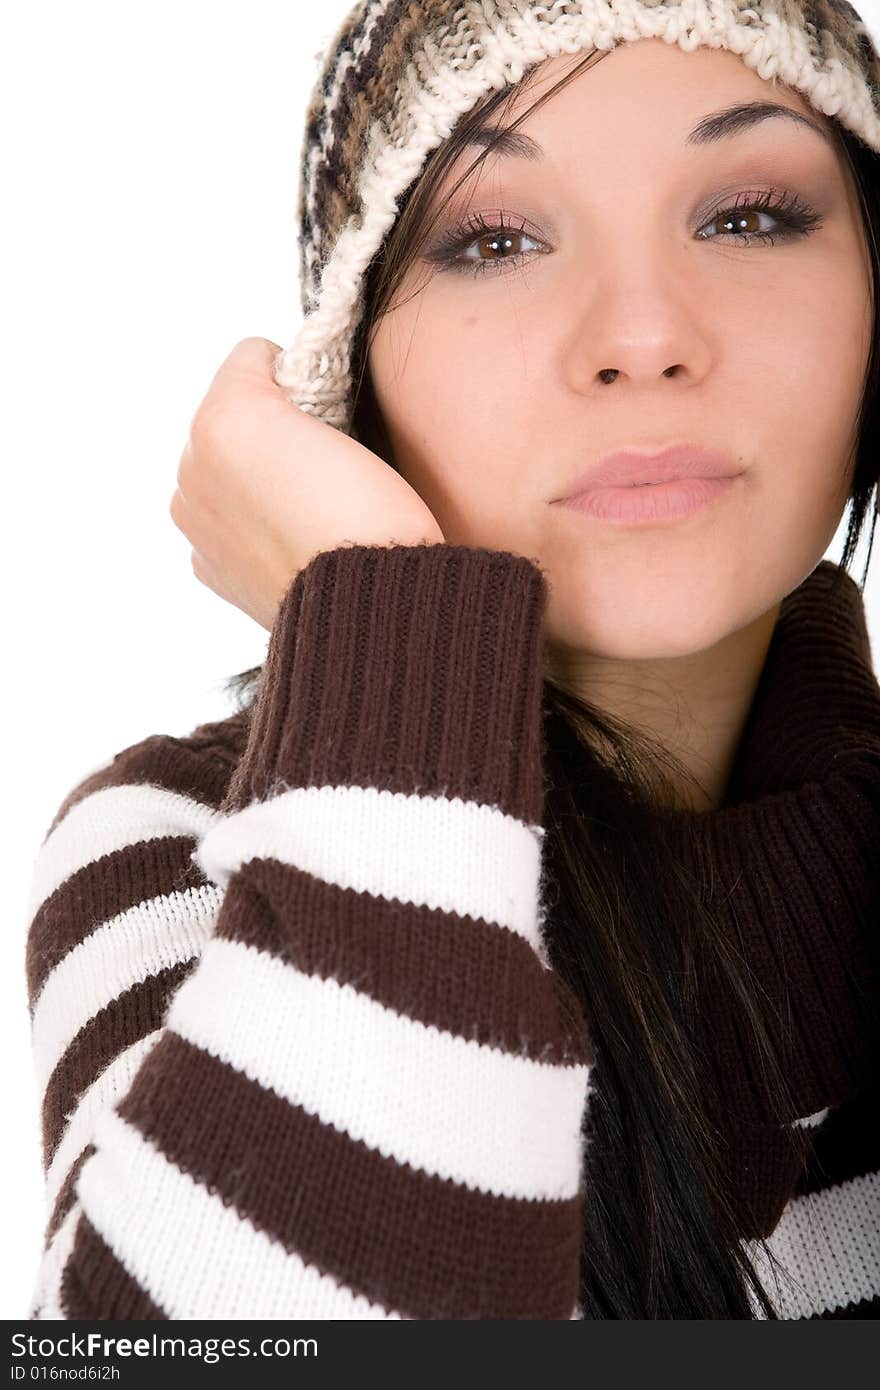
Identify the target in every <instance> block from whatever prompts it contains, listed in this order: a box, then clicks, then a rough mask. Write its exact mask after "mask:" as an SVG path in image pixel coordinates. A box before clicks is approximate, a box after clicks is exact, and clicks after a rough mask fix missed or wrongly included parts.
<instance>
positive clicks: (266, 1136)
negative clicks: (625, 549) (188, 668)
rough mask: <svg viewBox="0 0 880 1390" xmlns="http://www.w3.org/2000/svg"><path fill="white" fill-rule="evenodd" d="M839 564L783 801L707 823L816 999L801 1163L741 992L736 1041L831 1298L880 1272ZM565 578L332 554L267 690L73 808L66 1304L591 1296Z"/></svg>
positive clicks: (771, 1164)
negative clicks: (551, 903)
mask: <svg viewBox="0 0 880 1390" xmlns="http://www.w3.org/2000/svg"><path fill="white" fill-rule="evenodd" d="M831 569H832V567H831V566H830V565H828V564H827V563H826V562H823V563H822V564H821V565H820V566H819V567H818V569H817V570H816V571H815V572H814V574H813V575H812V576H810V578H809V579H808V580H807V581H806V582H805V584H803V585H802V586H801V587H800V588H799V589H798V590H797V591H795V593H794V594H793V595H790V596H789V598H788V599H787V600H785V602H784V604H783V611H782V614H781V616H780V620H779V623H778V624H777V631H776V634H775V636H774V641H773V644H772V646H771V651H770V653H769V654H768V661H767V666H766V670H765V674H764V677H763V678H762V685H761V688H760V689H759V694H758V697H757V698H756V702H755V710H754V718H753V720H752V723H751V726H750V728H749V730H747V738H746V739H744V745H743V747H744V756H743V758H742V759H741V762H740V765H739V771H738V777H739V779H740V780H739V782H737V781H736V778H735V779H734V786H735V790H736V791H737V794H738V795H739V796H743V795H745V796H748V795H749V794H750V792H751V791H752V790H753V789H755V788H756V787H757V786H758V784H759V782H760V779H761V778H762V777H764V778H765V785H764V787H763V789H762V791H761V794H760V796H759V799H758V800H757V801H755V802H754V803H752V802H750V801H746V802H745V803H744V804H741V805H738V806H737V805H731V806H729V807H725V808H722V809H721V810H719V811H716V812H712V813H709V814H708V815H703V816H696V815H682V817H681V819H680V821H679V823H678V826H677V829H676V833H678V834H680V836H681V841H680V844H681V851H682V853H683V854H688V853H691V854H694V855H696V856H697V858H696V860H695V861H694V862H695V864H696V865H697V866H698V867H702V868H705V856H706V855H710V856H711V857H712V867H713V873H714V874H715V875H716V876H717V879H718V882H719V884H720V885H721V886H722V887H724V886H725V883H726V888H725V894H724V896H725V899H726V900H729V901H730V904H731V908H730V910H731V913H734V912H735V913H736V921H737V927H738V930H743V929H745V930H746V932H747V933H753V934H754V945H755V952H754V966H755V969H756V971H760V972H761V976H762V982H763V983H764V984H765V986H766V988H767V990H768V992H769V995H770V996H771V997H772V998H773V999H783V1001H784V1003H785V1006H786V1018H787V1032H786V1037H787V1038H789V1039H791V1040H793V1042H792V1046H791V1051H790V1056H791V1066H792V1068H793V1075H794V1078H795V1082H796V1084H795V1087H794V1091H795V1094H796V1096H797V1099H798V1102H799V1111H798V1114H796V1115H793V1116H792V1117H791V1121H790V1123H791V1124H792V1125H795V1124H798V1125H800V1126H806V1127H808V1128H809V1130H810V1132H811V1134H812V1135H814V1136H815V1142H814V1148H813V1154H812V1156H811V1159H810V1162H809V1164H808V1165H807V1167H803V1165H801V1167H800V1168H799V1169H798V1171H794V1172H793V1171H792V1170H791V1165H790V1162H789V1160H788V1158H787V1157H786V1155H787V1153H788V1151H787V1149H786V1148H785V1146H784V1145H783V1146H781V1147H780V1146H779V1145H778V1144H777V1143H776V1137H777V1136H776V1134H775V1132H774V1131H773V1129H772V1127H771V1126H769V1125H768V1124H767V1123H766V1121H765V1120H764V1118H763V1117H762V1115H761V1112H760V1105H759V1103H758V1102H757V1101H756V1099H755V1097H756V1093H757V1091H758V1089H759V1087H758V1086H757V1083H756V1080H755V1078H754V1076H753V1075H752V1073H751V1072H750V1069H749V1059H748V1057H747V1056H746V1055H745V1054H744V1052H743V1049H742V1039H741V1036H740V1030H739V1028H738V1023H737V1019H736V1017H735V1011H733V1009H732V1008H728V1006H727V1005H726V1003H725V1001H724V1000H723V999H721V998H720V997H719V1000H718V1009H719V1018H718V1028H717V1030H715V1031H716V1036H717V1048H718V1054H717V1060H718V1064H719V1074H720V1075H721V1076H722V1077H723V1080H724V1083H725V1084H726V1086H727V1088H728V1091H727V1094H729V1101H730V1106H731V1114H732V1115H733V1116H735V1120H736V1123H735V1126H734V1128H735V1130H736V1133H737V1134H739V1135H740V1136H741V1149H740V1150H739V1151H738V1152H739V1168H738V1171H739V1172H740V1175H741V1181H742V1187H743V1195H744V1199H745V1200H744V1209H748V1210H749V1211H750V1212H751V1213H752V1214H753V1218H754V1219H753V1223H752V1227H749V1228H744V1231H743V1238H744V1239H748V1238H750V1237H752V1236H754V1235H756V1234H761V1233H764V1231H767V1232H769V1231H771V1230H772V1231H773V1236H772V1239H771V1245H773V1247H774V1249H775V1250H776V1251H777V1253H778V1254H779V1256H780V1258H781V1259H782V1261H783V1263H784V1264H786V1265H787V1267H788V1268H789V1269H790V1270H791V1272H792V1274H793V1275H794V1276H795V1278H796V1280H797V1284H796V1286H793V1287H789V1288H783V1289H782V1290H781V1291H779V1292H778V1294H777V1295H776V1297H777V1301H778V1306H779V1311H780V1315H781V1316H783V1317H793V1318H798V1317H864V1316H876V1311H877V1307H878V1293H880V1177H878V1171H877V1170H878V1167H880V1152H878V1144H877V1140H876V1123H875V1122H876V1105H875V1102H876V1098H877V1089H876V1058H877V1052H878V1049H877V1046H876V1036H875V1034H874V1031H873V1029H872V1026H871V1023H870V1018H871V1017H876V973H875V971H876V963H875V957H873V955H872V953H874V952H875V949H876V938H877V935H878V933H877V925H878V904H880V881H878V878H880V876H878V872H877V855H876V841H874V840H872V838H871V834H872V827H873V825H874V824H875V823H876V818H877V815H878V811H877V802H878V799H880V797H878V788H880V763H878V761H877V749H878V748H880V689H878V685H877V681H876V677H875V676H874V673H873V670H872V666H871V658H870V650H869V647H868V640H867V634H866V630H865V622H864V612H863V610H862V606H861V596H860V594H859V591H858V589H857V586H856V585H855V583H854V582H853V581H851V580H850V581H848V587H847V590H846V593H845V596H844V599H843V602H842V603H841V604H840V605H838V607H837V608H835V609H833V610H832V609H831V608H830V607H829V604H828V602H827V598H826V595H825V586H826V582H827V579H828V578H829V576H830V572H831ZM545 600H546V590H545V582H544V579H543V576H542V574H541V572H540V571H539V569H538V568H537V567H536V566H535V565H533V564H532V563H531V561H529V560H528V559H525V558H523V557H521V556H515V555H511V554H509V553H507V552H501V551H489V550H479V549H471V548H467V547H459V546H445V545H441V546H415V547H407V546H394V547H391V548H388V549H385V548H381V547H362V546H351V547H343V548H340V549H338V550H333V551H326V552H322V553H321V554H320V555H318V556H316V557H315V558H314V559H313V560H312V561H311V563H310V564H309V565H308V566H307V567H306V569H305V570H303V571H302V572H301V573H300V574H299V575H298V576H297V577H296V579H295V580H294V582H293V583H292V584H291V586H290V588H289V590H288V591H287V594H286V595H285V597H284V600H283V602H282V605H281V608H280V610H279V614H278V617H277V619H276V622H275V625H274V627H273V630H272V633H271V637H270V639H269V646H268V653H267V659H266V663H265V665H264V670H263V677H262V681H261V689H260V693H259V696H258V699H257V701H256V704H255V706H254V709H253V712H252V714H251V713H248V712H244V713H240V714H236V715H233V716H232V717H231V718H229V719H227V720H224V721H221V722H218V723H216V724H205V725H201V726H200V727H199V728H198V729H196V730H195V731H193V733H192V734H190V735H189V736H188V737H185V738H179V737H172V736H170V735H164V734H158V735H154V736H152V737H149V738H146V739H144V740H142V741H141V742H139V743H137V744H135V745H133V746H132V747H130V748H127V749H125V751H124V752H122V753H120V754H118V755H117V756H116V757H115V758H113V759H112V760H111V761H110V762H108V763H107V764H105V765H104V766H102V767H100V768H99V769H98V770H97V771H94V772H93V773H91V775H89V776H87V777H85V778H84V780H82V781H81V782H80V783H79V784H78V785H77V786H76V787H75V789H74V790H73V791H72V792H71V793H70V794H69V795H68V797H67V798H66V799H65V801H64V802H63V804H62V805H61V807H60V808H59V810H58V812H57V814H56V815H55V818H54V820H53V822H52V824H51V826H50V828H49V831H48V833H47V835H46V838H45V839H44V841H43V844H42V846H41V848H40V850H39V854H38V856H37V859H36V863H35V866H34V872H33V887H32V898H31V903H30V910H29V919H28V937H27V949H26V968H27V984H28V993H29V1000H30V1011H31V1018H32V1031H33V1048H34V1060H35V1065H36V1073H37V1080H38V1086H39V1092H40V1097H41V1106H42V1111H41V1113H42V1130H43V1134H42V1142H43V1162H44V1170H45V1175H46V1189H47V1225H46V1232H45V1246H44V1251H43V1254H42V1258H41V1264H40V1269H39V1276H38V1281H37V1287H36V1288H35V1290H34V1292H33V1295H32V1299H31V1303H30V1306H29V1312H30V1317H31V1318H38V1319H39V1318H46V1319H48V1318H63V1319H135V1318H148V1319H194V1318H250V1319H270V1318H285V1319H299V1318H302V1319H308V1318H321V1319H323V1318H328V1319H329V1318H334V1319H354V1318H387V1317H391V1318H420V1319H425V1318H451V1319H469V1318H495V1319H498V1318H516V1319H519V1318H531V1319H546V1318H553V1319H557V1318H558V1319H562V1318H565V1319H568V1318H571V1317H576V1316H578V1315H579V1312H580V1309H579V1304H578V1297H579V1260H580V1246H581V1227H582V1221H583V1212H584V1202H585V1200H587V1199H588V1195H589V1182H590V1175H589V1161H588V1159H587V1158H586V1157H585V1153H584V1139H583V1121H584V1118H585V1116H587V1115H588V1113H589V1105H590V1097H591V1094H592V1092H593V1089H594V1088H595V1086H596V1085H597V1084H600V1082H599V1078H598V1068H597V1066H596V1059H595V1055H594V1051H593V1044H592V1039H591V1035H590V1031H589V1027H588V1025H587V1023H586V1022H585V1019H584V1014H583V1011H582V1009H581V1007H580V1004H579V1002H578V1000H577V999H575V998H574V996H573V995H572V994H571V993H570V991H569V989H568V986H567V985H565V984H563V982H562V981H561V979H560V977H559V975H558V974H557V972H555V971H554V970H553V969H551V968H550V965H549V960H548V955H547V950H546V944H545V933H546V932H547V931H549V930H551V929H552V923H551V922H549V921H548V919H547V915H546V912H545V908H544V901H543V892H542V840H543V838H544V830H543V828H542V825H541V818H542V797H543V767H542V741H541V740H542V726H541V692H542V679H543V678H542V659H541V641H542V618H543V612H544V605H545ZM817 642H818V644H819V649H820V660H819V662H818V664H816V662H815V660H814V658H815V655H816V645H817ZM826 685H827V690H826V688H825V687H826ZM783 697H784V698H783ZM783 710H784V712H785V717H782V712H783ZM780 725H782V726H783V727H782V728H780V727H779V726H780ZM807 726H808V728H807ZM865 730H868V735H867V736H866V737H862V735H863V734H864V731H865ZM792 731H794V732H792ZM865 749H867V754H866V753H865ZM787 778H788V779H789V780H790V782H791V785H790V786H787V785H786V779H787ZM872 818H873V819H872ZM743 855H745V856H746V857H745V860H743ZM726 874H729V875H730V877H729V880H728V879H726V878H725V875H726ZM783 985H784V987H785V988H784V990H782V992H780V990H781V989H782V986H783ZM861 995H864V998H865V999H867V1000H868V1002H869V1005H870V1009H869V1014H868V1022H867V1023H866V1021H865V1019H866V1014H865V1009H864V1008H863V1004H862V1002H861ZM871 1010H873V1012H870V1011H871ZM801 1107H802V1108H801ZM759 1228H762V1229H759Z"/></svg>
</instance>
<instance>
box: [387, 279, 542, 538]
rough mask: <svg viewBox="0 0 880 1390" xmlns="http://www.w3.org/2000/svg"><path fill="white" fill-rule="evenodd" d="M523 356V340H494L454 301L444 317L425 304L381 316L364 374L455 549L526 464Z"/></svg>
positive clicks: (402, 463) (529, 406) (530, 414)
mask: <svg viewBox="0 0 880 1390" xmlns="http://www.w3.org/2000/svg"><path fill="white" fill-rule="evenodd" d="M524 351H525V343H524V341H523V338H522V336H521V335H520V336H519V337H517V336H516V335H515V334H510V333H508V334H499V333H498V332H497V327H493V324H492V323H490V321H489V316H488V314H482V315H481V314H480V313H479V312H477V311H473V310H469V311H466V312H462V310H461V304H460V301H458V308H457V310H456V312H455V313H454V314H453V313H451V312H446V313H442V312H440V311H439V309H438V308H434V309H433V310H432V306H431V304H430V299H429V298H427V299H426V300H425V301H423V302H422V305H421V310H419V301H418V298H416V299H415V300H414V301H412V303H411V304H407V305H405V306H404V307H403V309H401V310H397V311H395V313H394V314H393V315H389V316H388V317H387V318H386V319H385V320H384V321H383V323H382V324H381V325H380V328H379V330H378V332H377V334H376V337H375V339H374V342H373V347H372V349H371V353H370V373H371V378H372V381H373V387H374V391H375V394H376V398H377V403H378V405H379V408H380V409H381V411H382V414H383V418H384V420H385V423H386V428H387V430H388V434H389V437H390V440H391V444H392V448H393V450H394V456H395V459H396V461H397V464H398V466H399V467H400V469H401V472H402V473H403V474H404V476H405V477H406V478H407V480H408V481H409V482H410V483H411V484H412V485H413V486H414V487H415V488H416V489H417V490H418V492H419V493H420V495H421V496H422V497H423V498H424V500H425V501H426V503H427V504H428V506H429V507H431V509H432V510H433V512H434V514H435V516H436V517H437V520H438V522H439V523H440V525H441V527H442V528H443V530H444V534H446V535H447V536H450V537H451V536H452V535H453V534H454V535H455V536H456V538H460V539H461V540H462V543H466V540H465V536H467V537H468V538H474V539H475V538H476V537H478V536H481V535H482V534H483V532H484V531H485V528H486V524H487V522H491V521H492V520H493V519H494V520H495V521H496V522H497V520H498V519H499V514H500V512H501V508H500V505H499V498H500V497H506V498H507V499H508V500H512V498H513V497H514V496H515V495H516V492H517V489H516V481H515V479H516V475H517V473H518V471H519V470H520V469H525V468H526V466H527V465H528V463H529V459H530V458H531V460H532V467H534V428H533V425H532V424H531V423H530V422H532V421H533V420H534V410H535V401H534V399H533V398H532V396H531V394H530V391H529V389H528V388H529V384H530V383H529V374H528V370H527V367H528V364H527V363H524V361H523V353H524ZM537 390H538V388H537V385H535V386H534V391H535V392H537ZM530 440H531V441H532V442H531V444H530V443H529V441H530ZM532 487H534V479H532Z"/></svg>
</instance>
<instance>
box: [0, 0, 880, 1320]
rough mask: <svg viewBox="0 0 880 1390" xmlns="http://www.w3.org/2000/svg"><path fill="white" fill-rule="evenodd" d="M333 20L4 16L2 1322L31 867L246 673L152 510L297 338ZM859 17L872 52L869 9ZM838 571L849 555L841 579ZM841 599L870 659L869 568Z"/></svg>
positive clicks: (35, 1183) (46, 7)
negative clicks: (93, 800) (61, 816)
mask: <svg viewBox="0 0 880 1390" xmlns="http://www.w3.org/2000/svg"><path fill="white" fill-rule="evenodd" d="M348 8H349V0H320V3H319V4H315V5H306V4H304V3H301V2H299V0H286V2H284V3H283V2H282V0H248V3H247V4H245V3H244V0H239V2H238V3H235V4H231V3H228V0H224V2H223V3H221V2H220V0H210V3H208V0H185V3H181V0H175V2H174V3H172V2H171V0H152V3H151V4H150V5H148V6H135V5H130V4H122V5H121V4H119V3H118V0H116V3H109V0H85V3H79V4H76V5H71V4H69V3H61V2H60V0H42V3H40V4H38V5H37V4H29V3H27V0H18V3H17V4H14V3H8V4H7V6H6V8H5V10H4V17H3V24H2V37H0V121H2V130H3V132H4V149H3V163H4V165H5V174H4V178H3V183H2V198H3V203H4V207H5V209H6V211H5V214H4V217H3V221H2V224H0V226H2V236H3V241H4V244H3V246H2V252H0V274H2V280H3V296H2V303H3V332H2V334H0V354H2V358H0V373H2V377H0V379H2V386H3V397H4V403H3V409H2V412H0V432H2V438H0V450H2V460H3V507H2V515H3V518H4V522H5V525H4V535H3V546H2V564H3V575H2V580H3V592H4V594H5V596H6V599H5V605H4V627H5V630H6V648H7V654H8V656H7V665H6V669H5V672H4V675H3V691H4V697H5V703H6V710H7V713H6V717H5V721H4V723H5V727H6V730H7V732H8V733H9V735H10V740H11V741H10V744H9V745H8V751H7V769H8V772H9V777H8V778H7V791H8V793H9V795H8V798H7V803H6V804H7V817H8V818H7V820H6V824H5V829H4V835H3V841H4V844H5V845H6V848H7V856H6V871H7V881H8V887H9V894H8V900H7V902H8V917H7V924H6V929H5V931H4V932H3V934H2V952H3V961H2V969H0V989H2V998H0V1008H2V1019H3V1031H2V1037H0V1042H2V1048H3V1056H4V1059H5V1065H4V1068H3V1073H4V1077H5V1084H6V1087H7V1089H6V1092H5V1095H4V1107H3V1108H4V1112H5V1114H6V1118H7V1122H8V1124H9V1131H8V1132H7V1137H6V1140H5V1141H4V1142H3V1193H4V1197H5V1199H6V1200H5V1204H4V1205H5V1215H4V1232H3V1235H4V1240H3V1246H4V1260H3V1267H2V1271H0V1317H6V1318H17V1317H24V1316H25V1315H26V1312H27V1308H28V1300H29V1298H30V1294H31V1289H32V1285H33V1283H34V1280H35V1278H36V1272H37V1264H38V1260H39V1251H40V1244H41V1238H42V1229H43V1223H44V1220H45V1214H44V1211H43V1192H42V1172H41V1163H40V1138H39V1135H40V1122H39V1115H38V1108H37V1099H36V1094H35V1088H34V1079H33V1070H32V1062H31V1054H30V1025H29V1018H28V1013H27V996H26V989H25V976H24V942H25V930H26V921H25V904H26V898H27V893H28V888H29V879H30V870H31V865H32V862H33V859H34V856H35V854H36V851H37V848H38V846H39V844H40V841H41V840H42V838H43V835H44V834H45V831H46V829H47V827H48V824H49V822H50V821H51V819H52V817H53V815H54V813H55V810H56V809H57V807H58V805H59V804H60V802H61V800H62V799H63V798H64V796H65V795H66V794H67V792H68V791H69V790H71V789H72V787H73V786H74V785H75V784H76V782H78V781H79V780H80V779H81V778H82V777H83V776H84V775H85V773H86V772H87V771H89V770H90V769H91V768H92V767H93V766H96V765H98V764H99V763H102V762H104V761H105V760H106V759H107V758H108V757H110V756H111V755H112V754H113V753H114V752H118V751H119V750H120V749H122V748H124V747H126V746H128V745H129V744H131V743H133V742H135V741H137V740H138V739H140V738H143V737H145V736H147V735H148V734H152V733H157V732H167V733H172V734H185V733H187V732H188V731H189V730H190V729H192V728H193V727H194V726H195V725H196V724H198V723H202V722H204V721H206V720H208V719H219V718H222V717H224V716H225V715H226V714H228V713H231V710H232V706H231V704H230V703H228V702H227V701H226V700H225V698H224V697H223V696H222V694H221V690H220V683H221V682H222V681H223V679H224V678H225V677H227V676H229V675H231V674H232V673H233V672H235V671H240V670H244V669H245V668H247V667H250V666H255V665H257V664H258V663H259V662H261V661H262V660H263V659H264V657H265V650H266V642H267V640H268V634H267V633H266V632H265V631H264V630H263V629H262V628H260V627H258V626H257V624H256V623H254V622H253V621H252V620H251V619H250V618H247V617H246V616H245V615H244V614H242V613H241V612H239V610H238V609H236V608H233V607H232V606H231V605H229V604H227V603H224V602H222V601H221V600H220V599H218V598H217V597H216V596H215V595H214V594H213V593H212V592H211V591H210V590H208V589H207V588H206V587H204V586H203V585H201V584H199V583H198V582H197V580H196V579H195V578H194V576H193V574H192V571H191V568H190V548H189V545H188V543H187V542H186V540H185V538H184V537H183V536H182V535H181V533H180V532H179V531H178V530H177V529H176V528H175V526H174V525H173V523H172V521H171V519H170V517H169V515H168V505H169V502H170V499H171V495H172V493H173V492H174V489H175V486H176V473H177V465H178V460H179V457H180V452H181V450H182V448H183V446H184V444H185V442H186V438H187V433H188V429H189V423H190V420H191V418H192V416H193V414H194V412H195V409H196V407H197V405H198V403H199V401H200V400H201V399H202V397H203V395H204V393H205V391H206V389H207V387H208V384H209V382H210V379H211V377H212V376H213V374H214V372H215V371H216V369H217V367H218V366H219V364H220V362H221V361H222V359H223V358H224V357H225V356H226V354H227V352H229V350H230V349H231V348H232V347H233V346H234V344H235V343H236V342H237V341H238V340H239V339H240V338H243V337H246V336H249V335H251V334H256V335H259V336H261V337H266V338H270V339H272V340H273V341H274V342H277V343H280V344H282V345H287V344H288V343H289V342H290V341H291V339H292V338H293V336H294V334H295V331H296V328H297V326H298V324H299V322H300V309H299V296H298V289H297V273H298V256H297V245H296V234H297V226H296V196H297V180H298V172H299V171H298V158H299V149H300V141H301V137H302V129H303V123H304V115H305V109H306V105H307V101H308V96H309V92H310V89H311V86H312V82H313V80H314V77H315V74H316V72H317V66H318V55H319V53H320V52H321V51H322V50H323V49H324V47H325V46H326V44H327V43H328V42H329V40H330V38H331V37H332V36H333V34H334V33H335V31H336V27H337V24H338V23H339V21H340V20H341V19H342V18H343V16H344V15H345V13H346V12H347V10H348ZM860 8H861V13H862V14H863V15H864V17H865V18H866V19H867V21H868V23H869V24H870V25H871V28H872V30H873V32H874V33H875V34H876V33H878V32H880V0H862V4H861V7H860ZM843 536H844V527H843V526H841V528H840V530H839V532H838V536H837V537H836V538H835V542H834V544H833V545H832V547H831V548H830V549H829V551H828V555H829V557H830V558H833V559H835V560H836V559H838V558H839V556H840V553H841V548H842V543H843ZM877 544H878V545H880V537H878V538H877ZM864 554H865V544H864V541H863V543H862V546H861V547H860V550H859V554H858V556H857V561H856V565H855V567H854V568H853V569H852V571H851V572H852V573H853V575H854V576H855V577H856V578H860V577H861V573H862V568H863V565H864ZM866 605H867V608H868V614H869V624H870V627H871V635H872V643H873V646H874V650H875V652H880V645H878V644H880V560H878V559H877V557H876V556H875V557H874V562H873V564H872V573H871V574H870V576H869V579H868V586H867V590H866ZM10 1198H11V1200H10Z"/></svg>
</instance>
